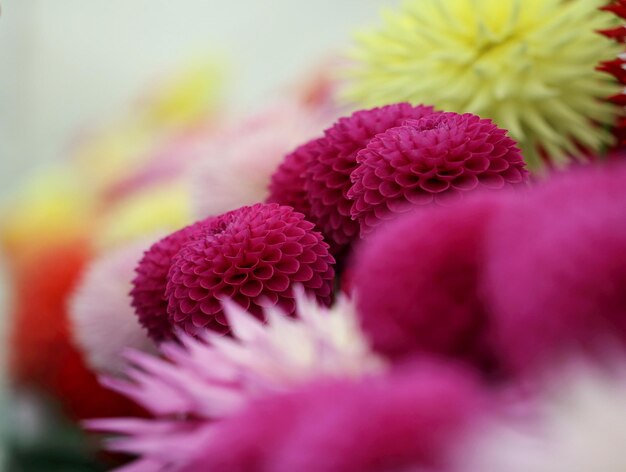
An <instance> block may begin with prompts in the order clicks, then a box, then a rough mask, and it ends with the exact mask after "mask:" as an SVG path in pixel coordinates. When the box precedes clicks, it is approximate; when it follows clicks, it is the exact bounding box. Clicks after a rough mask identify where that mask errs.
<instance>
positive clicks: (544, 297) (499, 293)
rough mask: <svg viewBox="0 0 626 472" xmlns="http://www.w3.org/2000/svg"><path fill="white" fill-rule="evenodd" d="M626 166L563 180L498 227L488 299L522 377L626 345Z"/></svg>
mask: <svg viewBox="0 0 626 472" xmlns="http://www.w3.org/2000/svg"><path fill="white" fill-rule="evenodd" d="M625 181H626V166H624V165H619V166H618V165H612V166H605V167H584V168H580V169H577V170H575V171H573V172H570V173H567V174H563V175H556V176H554V177H553V178H552V179H550V180H548V181H546V182H545V183H543V184H542V185H540V186H538V187H537V188H535V190H534V191H533V192H532V193H531V194H530V195H529V196H528V197H527V198H525V199H519V200H518V201H516V202H513V203H512V204H511V205H509V208H508V209H507V211H505V212H501V213H500V214H499V215H498V217H497V218H494V220H493V222H492V230H491V231H490V236H489V240H488V242H487V245H488V246H489V250H490V257H489V259H488V261H487V263H486V265H485V267H484V273H485V278H484V286H483V289H482V291H483V293H484V294H485V296H487V298H488V302H489V305H490V306H491V312H492V322H491V323H492V324H491V326H492V334H491V335H490V337H491V340H492V342H493V343H494V345H495V346H496V348H497V351H498V352H499V354H500V357H501V359H502V360H503V361H505V362H506V363H508V365H509V367H510V368H511V369H513V370H514V371H520V370H528V369H534V368H535V367H538V366H541V365H542V364H543V363H544V362H545V361H550V360H554V358H555V357H557V356H559V355H562V354H563V353H564V352H569V351H570V350H571V349H572V348H578V349H580V348H584V349H592V350H595V348H596V347H602V345H603V344H604V342H605V340H606V339H607V338H614V337H616V338H618V339H620V340H622V341H626V317H625V316H624V314H626V297H625V296H624V294H625V293H626V263H625V262H624V257H623V255H624V254H626V187H625V186H624V182H625Z"/></svg>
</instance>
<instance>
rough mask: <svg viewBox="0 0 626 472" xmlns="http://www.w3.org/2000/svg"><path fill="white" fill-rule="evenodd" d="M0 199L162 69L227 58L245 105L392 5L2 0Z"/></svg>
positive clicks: (231, 86) (359, 0)
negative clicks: (208, 59)
mask: <svg viewBox="0 0 626 472" xmlns="http://www.w3.org/2000/svg"><path fill="white" fill-rule="evenodd" d="M0 3H1V5H2V16H1V17H0V71H1V73H0V110H2V113H1V114H0V194H6V193H7V192H9V191H10V190H11V189H12V188H15V187H16V186H19V184H20V183H19V182H20V181H19V179H20V178H21V177H23V176H25V175H26V174H27V173H28V171H29V170H31V169H32V168H33V167H34V166H36V165H38V164H43V163H46V162H49V161H51V160H54V159H58V158H59V157H60V156H61V155H63V153H64V150H65V149H66V148H67V146H68V144H69V142H70V141H71V140H72V139H73V137H75V136H76V134H77V133H78V132H80V131H81V130H84V129H85V128H88V127H90V126H93V125H94V124H97V123H99V122H103V121H106V120H107V118H110V117H112V116H114V115H115V114H119V113H120V111H121V110H122V109H124V108H125V107H128V105H129V102H130V101H131V100H132V99H133V98H134V97H136V96H138V95H139V94H141V91H142V89H144V88H146V87H147V86H149V85H150V84H151V83H153V82H154V81H157V80H158V79H159V78H160V77H161V76H163V74H167V73H171V72H172V71H173V70H175V69H176V68H177V67H181V66H184V65H185V64H186V63H188V62H190V61H194V60H197V59H198V58H200V57H203V56H210V57H212V58H216V59H217V60H221V61H223V62H224V65H225V67H226V70H225V73H226V74H228V76H227V79H228V81H227V88H226V89H225V93H227V96H226V97H225V98H226V100H227V101H228V102H229V104H230V105H232V106H233V107H235V108H237V109H245V108H247V107H251V106H253V105H255V104H257V103H259V102H261V101H263V100H265V99H266V97H267V96H268V93H271V92H272V91H274V90H276V89H277V88H278V87H279V86H281V85H283V84H285V83H286V82H289V81H293V80H295V79H296V78H299V74H301V73H304V72H305V71H306V70H307V69H310V67H311V65H313V64H315V61H323V60H325V58H327V56H328V55H329V54H331V53H332V52H333V51H337V50H338V49H340V48H341V47H342V46H344V45H346V44H347V40H348V39H349V35H350V32H351V31H353V30H354V28H355V27H356V28H358V27H359V26H361V25H363V26H367V25H369V24H371V23H372V22H375V21H376V18H377V14H378V13H379V11H380V8H381V7H384V6H387V5H394V4H397V3H399V2H398V0H341V1H336V0H318V1H315V2H311V1H305V0H233V1H224V0H182V1H177V2H172V1H169V0H89V1H84V0H54V1H50V0H2V2H0Z"/></svg>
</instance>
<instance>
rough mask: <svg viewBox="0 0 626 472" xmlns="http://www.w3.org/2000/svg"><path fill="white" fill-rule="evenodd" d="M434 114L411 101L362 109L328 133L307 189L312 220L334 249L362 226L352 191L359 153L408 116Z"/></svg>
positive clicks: (310, 171) (312, 165)
mask: <svg viewBox="0 0 626 472" xmlns="http://www.w3.org/2000/svg"><path fill="white" fill-rule="evenodd" d="M432 113H433V109H432V107H426V106H412V105H410V104H408V103H399V104H394V105H388V106H384V107H381V108H373V109H371V110H362V111H358V112H356V113H354V114H352V115H351V116H349V117H345V118H341V119H339V121H337V123H335V124H334V125H333V126H332V127H330V128H329V129H327V130H326V131H325V132H324V139H322V140H320V141H318V142H317V146H316V147H317V149H312V150H311V151H310V152H311V153H312V155H313V159H312V160H311V163H310V165H309V167H308V169H307V172H306V187H305V188H306V192H307V197H308V200H309V203H310V205H311V220H312V221H313V222H314V223H315V224H316V225H317V226H318V228H319V229H320V231H322V233H323V234H324V236H325V237H326V239H327V241H328V243H329V244H330V245H331V247H332V248H333V251H334V252H337V253H338V252H340V251H341V250H342V249H343V248H345V247H347V246H348V244H349V243H350V242H351V241H352V240H353V239H355V238H356V237H357V236H358V233H359V226H358V223H357V222H356V221H353V220H352V218H351V215H350V210H351V208H352V202H351V201H350V200H349V199H348V190H349V189H350V187H351V185H352V182H351V181H350V174H351V173H352V171H353V170H354V169H355V168H356V167H357V160H356V156H357V154H358V152H359V151H361V150H362V149H364V148H365V147H366V146H367V145H368V144H369V142H370V141H371V140H372V139H373V138H374V137H375V136H376V135H377V134H378V133H382V132H384V131H386V130H387V129H389V128H393V127H396V126H400V125H401V124H403V123H404V122H405V121H406V120H407V119H420V118H422V117H424V116H428V115H431V114H432Z"/></svg>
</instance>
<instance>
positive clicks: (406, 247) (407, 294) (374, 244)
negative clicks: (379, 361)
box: [352, 197, 510, 362]
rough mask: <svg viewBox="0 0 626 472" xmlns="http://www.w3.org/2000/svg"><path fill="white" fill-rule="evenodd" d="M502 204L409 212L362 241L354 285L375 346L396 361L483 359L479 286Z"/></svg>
mask: <svg viewBox="0 0 626 472" xmlns="http://www.w3.org/2000/svg"><path fill="white" fill-rule="evenodd" d="M500 202H501V200H500V199H498V200H497V201H496V200H490V199H488V198H486V197H485V198H478V199H476V200H474V199H468V200H467V201H466V202H462V203H461V204H458V205H453V206H450V207H445V208H441V207H430V208H428V209H425V210H422V211H416V212H412V213H410V214H407V215H403V216H401V217H399V218H398V219H396V220H395V221H392V222H390V223H388V224H386V225H384V226H383V227H381V228H380V230H379V231H377V232H376V233H375V234H373V235H372V236H371V237H370V238H368V239H367V240H366V241H364V242H363V243H362V245H361V247H360V248H359V249H358V250H357V251H356V253H355V256H354V258H353V259H354V266H353V267H352V276H353V280H352V283H353V290H354V292H355V296H356V302H357V308H358V312H357V313H358V314H359V317H360V320H361V326H362V328H363V330H364V332H365V333H366V335H367V336H368V337H369V338H370V340H371V341H372V345H373V347H374V349H375V350H376V351H378V352H381V353H383V354H385V355H386V356H388V357H391V358H393V359H398V358H404V357H409V356H412V355H415V354H419V353H431V354H438V355H444V356H449V357H455V358H463V359H466V360H467V359H469V360H471V361H479V362H482V361H483V356H484V354H485V353H484V351H485V349H484V348H483V346H482V345H481V338H482V336H483V334H484V333H483V331H484V329H485V325H486V317H485V309H484V306H483V302H482V298H481V297H480V294H479V291H478V288H479V287H480V284H481V279H480V274H481V267H482V265H483V264H484V257H485V251H486V248H485V246H484V238H485V232H486V231H487V228H488V225H489V222H490V221H491V219H492V217H493V214H494V213H495V212H496V211H497V210H498V207H499V206H500ZM508 242H510V241H507V243H508Z"/></svg>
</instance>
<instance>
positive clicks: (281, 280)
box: [166, 203, 335, 334]
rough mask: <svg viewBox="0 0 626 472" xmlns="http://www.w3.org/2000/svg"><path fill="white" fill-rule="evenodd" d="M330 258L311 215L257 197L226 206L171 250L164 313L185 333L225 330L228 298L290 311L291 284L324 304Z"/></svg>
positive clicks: (252, 307)
mask: <svg viewBox="0 0 626 472" xmlns="http://www.w3.org/2000/svg"><path fill="white" fill-rule="evenodd" d="M334 262H335V261H334V259H333V257H332V256H331V255H330V254H329V253H328V244H326V243H325V242H324V241H323V239H322V235H321V234H320V233H318V232H316V231H313V223H310V222H308V221H306V220H305V219H304V215H302V214H301V213H298V212H295V211H294V210H293V209H292V208H291V207H288V206H280V205H278V204H275V203H258V204H256V205H253V206H245V207H242V208H240V209H238V210H234V211H231V212H228V213H225V214H223V215H221V216H218V217H216V218H214V219H213V220H212V221H211V222H210V223H209V224H208V225H206V226H205V227H203V229H202V235H201V236H200V237H199V238H197V239H195V240H194V241H192V242H190V243H188V244H187V245H185V246H184V247H183V248H182V249H181V250H180V252H179V253H178V254H177V255H176V257H175V258H174V260H173V263H172V267H171V268H170V271H169V274H168V283H167V290H166V297H167V298H168V307H167V311H168V313H169V317H170V321H171V322H172V323H173V324H174V325H177V326H179V327H181V328H183V329H184V330H185V331H187V332H188V333H191V334H196V333H198V331H199V330H201V329H204V328H209V329H213V330H215V331H219V332H227V331H228V326H227V322H226V318H225V317H224V313H223V310H222V301H223V300H227V299H232V300H234V301H235V302H236V303H238V304H239V305H240V306H242V307H243V308H244V309H245V310H249V311H250V312H251V313H253V314H255V315H259V316H260V315H261V311H262V310H261V308H262V307H264V306H272V305H278V306H279V307H280V308H281V309H282V310H283V311H284V312H285V313H287V314H293V312H294V310H295V303H294V293H293V287H294V285H301V286H302V287H303V288H304V290H305V291H307V292H309V293H311V294H312V295H315V296H316V297H317V298H318V300H319V301H320V302H322V303H325V304H329V303H330V300H331V293H332V284H333V278H334V269H333V264H334Z"/></svg>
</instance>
